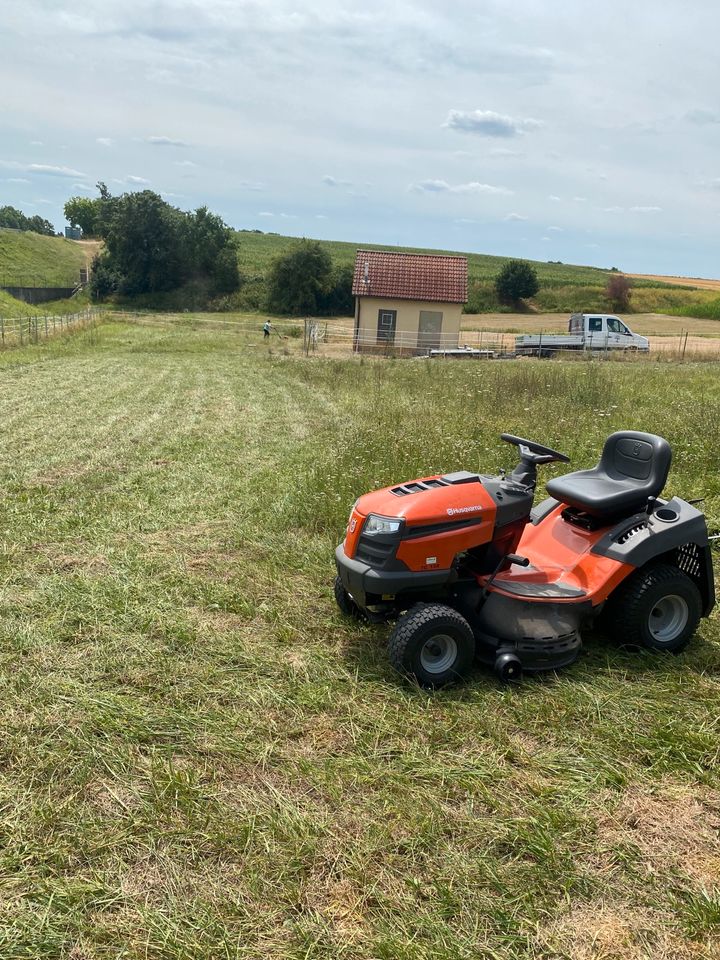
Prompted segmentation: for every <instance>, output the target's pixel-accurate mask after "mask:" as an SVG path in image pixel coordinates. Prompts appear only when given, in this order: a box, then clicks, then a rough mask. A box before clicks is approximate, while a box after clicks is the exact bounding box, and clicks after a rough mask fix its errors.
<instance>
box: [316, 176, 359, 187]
mask: <svg viewBox="0 0 720 960" xmlns="http://www.w3.org/2000/svg"><path fill="white" fill-rule="evenodd" d="M322 182H323V183H324V184H325V186H326V187H351V186H352V182H351V181H350V180H338V178H337V177H331V176H330V174H329V173H326V174H325V176H324V177H323V178H322Z"/></svg>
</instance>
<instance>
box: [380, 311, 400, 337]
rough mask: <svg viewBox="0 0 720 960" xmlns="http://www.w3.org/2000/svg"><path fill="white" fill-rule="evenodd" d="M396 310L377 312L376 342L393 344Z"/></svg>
mask: <svg viewBox="0 0 720 960" xmlns="http://www.w3.org/2000/svg"><path fill="white" fill-rule="evenodd" d="M396 323H397V310H378V326H377V342H378V343H395V324H396Z"/></svg>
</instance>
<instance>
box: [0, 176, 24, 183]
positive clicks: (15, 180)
mask: <svg viewBox="0 0 720 960" xmlns="http://www.w3.org/2000/svg"><path fill="white" fill-rule="evenodd" d="M5 182H6V183H30V181H29V180H28V179H27V178H26V177H5Z"/></svg>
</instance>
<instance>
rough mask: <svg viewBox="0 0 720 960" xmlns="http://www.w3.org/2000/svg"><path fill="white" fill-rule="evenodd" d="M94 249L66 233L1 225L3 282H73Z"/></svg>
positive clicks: (0, 263)
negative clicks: (53, 234)
mask: <svg viewBox="0 0 720 960" xmlns="http://www.w3.org/2000/svg"><path fill="white" fill-rule="evenodd" d="M93 252H94V248H93V247H92V246H91V247H88V246H87V245H86V244H83V243H76V242H75V241H74V240H65V239H64V237H43V236H41V235H40V234H39V233H30V232H20V231H17V230H4V229H0V286H28V285H34V286H35V285H37V286H48V287H52V286H65V285H68V286H71V285H72V284H74V283H76V282H77V280H78V275H79V273H80V268H81V267H84V266H85V265H86V264H87V263H88V261H89V260H90V259H91V258H92V253H93Z"/></svg>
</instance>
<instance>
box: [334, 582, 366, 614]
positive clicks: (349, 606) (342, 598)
mask: <svg viewBox="0 0 720 960" xmlns="http://www.w3.org/2000/svg"><path fill="white" fill-rule="evenodd" d="M333 593H334V594H335V603H336V604H337V605H338V607H339V608H340V611H341V612H342V613H344V614H345V616H346V617H352V618H353V620H363V619H364V616H365V615H364V614H363V612H362V610H361V609H360V607H359V606H358V605H357V604H356V603H355V600H354V599H353V597H352V596H351V595H350V594H349V593H348V592H347V590H346V589H345V587H344V586H343V582H342V580H341V579H340V577H335V583H334V584H333Z"/></svg>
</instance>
